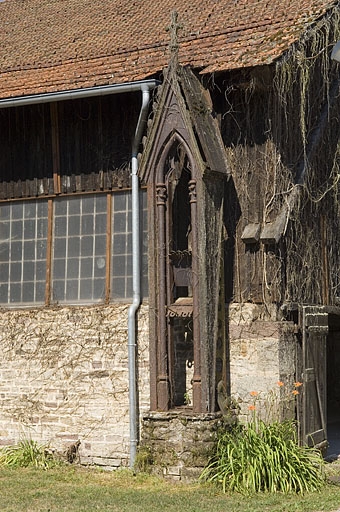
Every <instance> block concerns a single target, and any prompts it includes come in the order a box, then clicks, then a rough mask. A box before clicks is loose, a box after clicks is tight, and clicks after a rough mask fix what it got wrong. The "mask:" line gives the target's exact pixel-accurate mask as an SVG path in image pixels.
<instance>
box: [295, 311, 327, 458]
mask: <svg viewBox="0 0 340 512" xmlns="http://www.w3.org/2000/svg"><path fill="white" fill-rule="evenodd" d="M301 315H302V359H303V361H302V372H303V373H302V378H303V391H302V425H301V433H302V443H303V444H307V445H308V446H316V447H318V448H320V449H322V448H326V447H327V430H326V423H327V411H326V403H327V396H326V389H327V388H326V383H327V373H326V353H327V351H326V347H327V334H328V313H326V312H325V311H324V309H323V308H322V306H319V307H317V306H303V307H302V309H301Z"/></svg>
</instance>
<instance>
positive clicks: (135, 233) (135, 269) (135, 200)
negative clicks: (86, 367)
mask: <svg viewBox="0 0 340 512" xmlns="http://www.w3.org/2000/svg"><path fill="white" fill-rule="evenodd" d="M141 90H142V106H141V110H140V114H139V119H138V123H137V127H136V131H135V137H134V141H133V146H132V160H131V172H132V287H133V301H132V304H131V305H130V307H129V314H128V365H129V411H130V468H133V466H134V464H135V459H136V453H137V442H138V418H137V383H136V379H137V375H136V347H137V344H136V315H137V310H138V308H139V306H140V303H141V286H140V259H141V252H140V227H139V179H138V175H137V172H138V160H137V155H138V147H139V144H140V141H141V137H142V134H143V129H144V126H145V123H146V121H147V113H148V105H149V100H150V89H149V87H148V86H147V85H145V86H144V87H143V86H142V88H141Z"/></svg>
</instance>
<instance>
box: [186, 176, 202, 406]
mask: <svg viewBox="0 0 340 512" xmlns="http://www.w3.org/2000/svg"><path fill="white" fill-rule="evenodd" d="M189 200H190V211H191V233H192V301H193V304H192V306H193V307H192V310H193V312H192V321H193V342H194V376H193V384H192V394H193V411H194V412H197V413H198V412H202V380H201V340H200V320H199V288H198V284H199V270H198V261H197V242H198V241H197V193H196V180H190V181H189Z"/></svg>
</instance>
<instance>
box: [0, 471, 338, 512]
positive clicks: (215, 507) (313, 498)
mask: <svg viewBox="0 0 340 512" xmlns="http://www.w3.org/2000/svg"><path fill="white" fill-rule="evenodd" d="M338 468H339V474H340V465H339V466H338ZM338 508H340V486H338V485H334V484H333V485H327V486H326V487H325V489H324V490H323V491H322V492H320V493H313V494H308V495H305V496H284V495H275V494H273V495H270V494H263V495H257V496H255V497H252V498H245V497H243V496H240V495H237V494H233V495H230V496H228V495H223V494H222V493H220V492H218V491H217V490H216V489H215V488H214V487H211V486H205V485H199V484H193V485H184V484H172V483H169V482H166V481H163V480H160V479H157V478H153V477H150V476H146V475H141V474H139V475H137V476H133V475H132V473H130V472H129V471H127V470H123V471H116V472H113V473H109V472H104V471H100V470H96V469H85V468H79V467H62V468H56V469H50V470H47V471H44V470H37V469H23V468H20V469H9V468H0V510H1V512H9V511H16V512H20V511H25V512H56V511H58V512H59V511H67V512H73V511H74V512H83V511H84V512H87V511H88V512H90V511H91V512H93V511H96V510H100V511H106V510H107V511H117V512H118V511H119V512H134V511H143V512H153V511H154V512H156V511H157V512H160V511H162V512H163V511H164V512H165V511H166V512H175V511H176V512H245V511H249V512H267V511H268V512H269V511H271V512H288V511H289V512H307V511H308V512H313V511H331V510H337V509H338Z"/></svg>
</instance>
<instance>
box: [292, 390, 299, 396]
mask: <svg viewBox="0 0 340 512" xmlns="http://www.w3.org/2000/svg"><path fill="white" fill-rule="evenodd" d="M292 393H293V395H299V394H300V393H299V392H298V391H297V390H296V389H293V391H292Z"/></svg>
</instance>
